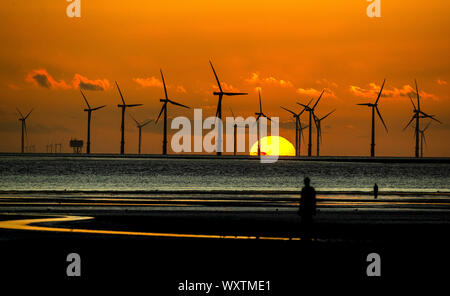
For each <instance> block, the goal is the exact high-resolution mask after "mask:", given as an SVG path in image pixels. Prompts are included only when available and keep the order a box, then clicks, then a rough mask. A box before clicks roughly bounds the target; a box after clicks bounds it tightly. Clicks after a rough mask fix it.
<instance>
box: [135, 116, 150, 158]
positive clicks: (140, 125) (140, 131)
mask: <svg viewBox="0 0 450 296" xmlns="http://www.w3.org/2000/svg"><path fill="white" fill-rule="evenodd" d="M130 116H131V119H133V120H134V122H135V123H136V127H137V128H138V130H139V143H138V154H141V143H142V141H141V139H142V128H143V127H144V126H146V125H147V124H149V123H150V122H152V121H153V119H148V120H147V121H143V122H139V121H137V120H136V119H134V117H133V115H131V114H130Z"/></svg>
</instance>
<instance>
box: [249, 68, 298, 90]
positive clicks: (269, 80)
mask: <svg viewBox="0 0 450 296" xmlns="http://www.w3.org/2000/svg"><path fill="white" fill-rule="evenodd" d="M245 81H246V82H247V83H249V84H270V85H277V86H280V87H293V84H292V82H290V81H288V80H283V79H277V78H275V77H273V76H269V77H260V76H259V73H258V72H253V73H252V74H251V77H250V78H247V79H245Z"/></svg>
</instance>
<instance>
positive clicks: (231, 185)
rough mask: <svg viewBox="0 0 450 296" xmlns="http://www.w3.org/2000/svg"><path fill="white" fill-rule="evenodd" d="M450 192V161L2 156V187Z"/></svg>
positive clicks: (0, 188)
mask: <svg viewBox="0 0 450 296" xmlns="http://www.w3.org/2000/svg"><path fill="white" fill-rule="evenodd" d="M304 176H309V177H310V178H311V179H312V183H313V186H315V187H316V188H317V189H319V190H340V191H354V190H358V191H370V190H371V189H372V186H373V184H374V183H375V182H376V183H378V185H379V186H380V189H382V190H384V191H393V192H394V191H420V192H422V191H423V192H436V191H450V165H449V164H439V163H434V164H431V163H430V164H422V163H420V164H419V163H410V164H405V163H401V164H380V163H344V162H312V161H311V162H309V161H289V160H283V161H278V162H276V163H274V164H261V163H259V162H258V161H252V160H233V159H220V160H217V159H130V158H70V157H67V158H57V157H55V158H52V157H0V190H85V191H90V190H108V191H115V190H131V191H132V190H167V191H177V190H237V191H240V190H242V191H245V190H296V189H298V188H299V187H301V185H302V180H303V178H304Z"/></svg>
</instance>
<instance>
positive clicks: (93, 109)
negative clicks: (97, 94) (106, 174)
mask: <svg viewBox="0 0 450 296" xmlns="http://www.w3.org/2000/svg"><path fill="white" fill-rule="evenodd" d="M80 92H81V95H82V96H83V99H84V101H85V102H86V105H87V109H84V112H87V114H88V125H87V141H86V142H87V145H86V154H90V153H91V115H92V111H95V110H99V109H101V108H103V107H105V106H106V105H103V106H100V107H96V108H91V105H89V102H88V100H87V99H86V96H85V95H84V93H83V91H82V90H81V89H80Z"/></svg>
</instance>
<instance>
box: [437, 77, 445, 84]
mask: <svg viewBox="0 0 450 296" xmlns="http://www.w3.org/2000/svg"><path fill="white" fill-rule="evenodd" d="M436 82H437V83H438V84H439V85H447V84H448V83H447V81H445V80H442V79H439V78H438V79H437V80H436Z"/></svg>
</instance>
